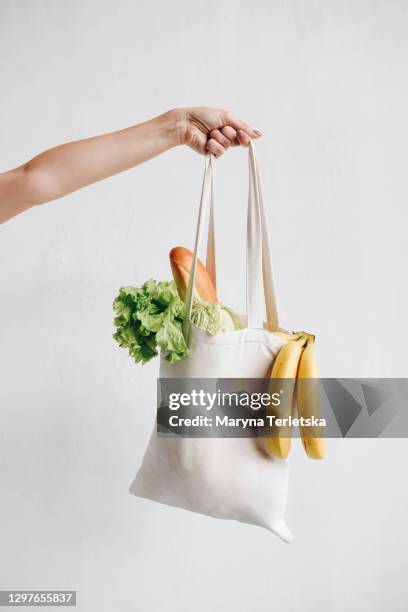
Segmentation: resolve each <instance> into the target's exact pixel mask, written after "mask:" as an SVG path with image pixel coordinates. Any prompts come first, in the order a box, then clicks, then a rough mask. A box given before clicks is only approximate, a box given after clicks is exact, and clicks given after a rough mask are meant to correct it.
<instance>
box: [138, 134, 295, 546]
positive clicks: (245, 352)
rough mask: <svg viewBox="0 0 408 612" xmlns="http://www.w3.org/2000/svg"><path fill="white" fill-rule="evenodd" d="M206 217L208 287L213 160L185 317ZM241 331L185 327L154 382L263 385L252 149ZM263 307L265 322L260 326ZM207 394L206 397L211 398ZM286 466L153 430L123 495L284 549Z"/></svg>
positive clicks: (274, 347) (262, 287)
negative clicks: (183, 349)
mask: <svg viewBox="0 0 408 612" xmlns="http://www.w3.org/2000/svg"><path fill="white" fill-rule="evenodd" d="M208 214H209V231H208V242H207V268H208V270H209V273H210V275H211V276H212V280H213V282H214V285H215V250H214V215H213V160H212V156H210V155H208V156H207V157H206V164H205V173H204V181H203V188H202V193H201V202H200V209H199V215H198V223H197V232H196V239H195V248H194V258H193V265H192V271H191V274H190V282H189V287H188V290H187V295H186V312H187V313H189V314H191V307H192V301H193V294H194V281H195V272H196V264H197V258H198V252H199V248H200V242H201V234H202V231H203V225H204V223H205V220H206V216H208ZM246 297H247V300H246V301H247V317H246V318H245V317H242V319H243V321H246V324H247V327H245V328H244V329H240V330H237V331H232V332H225V333H219V334H216V335H213V336H212V335H210V334H208V333H207V332H205V331H203V330H201V329H199V328H197V327H195V326H194V325H192V324H191V321H190V320H189V317H187V322H186V326H185V330H184V331H185V335H186V339H187V341H188V344H189V347H190V353H189V355H188V357H186V358H185V359H182V360H181V361H178V362H176V363H174V364H171V363H168V362H167V361H166V360H165V359H164V358H163V357H161V365H160V378H162V379H166V378H177V379H191V378H206V379H214V385H215V384H216V379H217V378H268V377H269V376H270V373H271V370H272V366H273V362H274V360H275V358H276V355H277V353H278V352H279V350H280V348H281V347H282V346H283V344H284V341H283V340H282V339H281V338H279V337H278V336H276V335H274V334H273V331H278V330H279V326H278V316H277V308H276V300H275V294H274V289H273V281H272V270H271V263H270V252H269V240H268V231H267V222H266V213H265V209H264V204H263V198H262V193H261V188H260V182H259V171H258V168H257V163H256V158H255V150H254V146H253V143H252V142H251V143H250V147H249V197H248V214H247V288H246ZM263 302H265V306H266V313H267V322H266V323H263ZM215 390H216V389H215V387H214V391H215ZM287 490H288V462H287V460H286V459H276V458H273V457H269V456H267V455H266V454H265V453H264V452H263V451H262V450H260V447H259V445H258V444H257V443H256V440H255V439H252V438H187V437H181V436H179V437H162V436H160V437H159V436H158V435H157V431H156V425H155V427H154V429H153V433H152V435H151V438H150V441H149V444H148V447H147V450H146V453H145V456H144V459H143V463H142V466H141V468H140V469H139V471H138V473H137V475H136V477H135V479H134V480H133V482H132V484H131V486H130V492H131V493H132V494H133V495H136V496H138V497H144V498H147V499H150V500H153V501H156V502H160V503H162V504H167V505H170V506H177V507H180V508H184V509H186V510H190V511H192V512H198V513H201V514H207V515H209V516H212V517H215V518H222V519H230V520H236V521H240V522H242V523H250V524H252V525H258V526H261V527H265V528H266V529H268V530H270V531H272V532H273V533H275V534H276V535H277V536H279V537H280V538H281V539H282V540H284V541H285V542H291V541H292V534H291V532H290V531H289V528H288V527H287V525H286V522H285V519H284V514H285V508H286V501H287Z"/></svg>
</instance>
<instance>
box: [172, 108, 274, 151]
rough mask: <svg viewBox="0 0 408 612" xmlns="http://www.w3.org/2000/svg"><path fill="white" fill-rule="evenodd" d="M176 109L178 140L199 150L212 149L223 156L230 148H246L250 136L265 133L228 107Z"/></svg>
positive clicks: (253, 136) (257, 136)
mask: <svg viewBox="0 0 408 612" xmlns="http://www.w3.org/2000/svg"><path fill="white" fill-rule="evenodd" d="M174 112H175V113H176V115H177V121H176V123H177V126H178V127H177V131H178V139H179V142H180V143H181V144H186V145H187V146H189V147H191V148H192V149H193V150H194V151H197V153H202V154H206V153H207V152H210V153H213V154H214V155H215V157H220V156H221V155H223V153H225V151H226V150H227V149H229V147H236V146H239V145H241V146H243V147H247V146H248V145H249V140H250V138H254V139H255V138H259V137H260V136H262V133H261V132H260V131H259V130H254V129H253V128H251V127H250V126H249V125H248V124H247V123H244V122H243V121H240V120H239V119H236V118H235V117H234V116H233V115H232V114H231V113H230V112H229V111H226V110H221V109H216V108H206V107H198V108H184V109H177V110H176V111H174Z"/></svg>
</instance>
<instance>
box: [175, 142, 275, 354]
mask: <svg viewBox="0 0 408 612" xmlns="http://www.w3.org/2000/svg"><path fill="white" fill-rule="evenodd" d="M248 157H249V194H248V212H247V256H246V304H247V318H248V327H249V328H258V327H263V320H264V317H263V312H264V308H263V303H265V307H266V318H267V322H268V325H269V328H270V329H271V330H272V331H273V330H275V329H278V327H279V325H278V313H277V304H276V297H275V291H274V284H273V277H272V266H271V261H270V247H269V235H268V228H267V217H266V211H265V206H264V202H263V196H262V191H261V185H260V176H259V169H258V165H257V161H256V156H255V147H254V144H253V142H252V141H250V144H249V152H248ZM208 211H209V212H208ZM208 214H209V225H208V241H207V258H206V263H207V268H208V269H209V274H210V277H211V280H212V281H213V283H214V285H215V281H216V272H215V238H214V158H213V156H212V155H211V154H208V155H207V156H206V159H205V168H204V178H203V183H202V189H201V198H200V206H199V211H198V220H197V229H196V236H195V243H194V254H193V262H192V267H191V270H190V278H189V283H188V288H187V293H186V299H185V306H186V314H187V316H186V319H185V321H184V335H185V338H186V342H187V344H188V343H189V339H190V331H191V322H190V316H191V309H192V304H193V298H194V287H195V277H196V271H197V260H198V253H199V250H200V244H201V237H202V230H203V225H204V223H205V220H206V218H207V216H208ZM261 279H262V280H261ZM262 294H263V298H262Z"/></svg>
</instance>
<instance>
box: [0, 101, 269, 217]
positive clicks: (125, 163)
mask: <svg viewBox="0 0 408 612" xmlns="http://www.w3.org/2000/svg"><path fill="white" fill-rule="evenodd" d="M259 136H261V133H260V132H259V131H258V130H254V129H253V128H251V127H250V126H249V125H248V124H246V123H244V122H243V121H240V120H238V119H236V118H235V117H234V116H233V115H232V114H231V113H229V112H228V111H225V110H219V109H211V108H205V107H203V108H189V109H175V110H171V111H169V112H167V113H164V114H163V115H160V116H159V117H155V118H154V119H151V120H150V121H146V122H145V123H141V124H139V125H135V126H133V127H129V128H127V129H124V130H119V131H118V132H112V133H111V134H104V135H102V136H95V137H93V138H87V139H85V140H78V141H76V142H69V143H67V144H63V145H60V146H57V147H54V148H53V149H49V150H48V151H45V152H44V153H41V154H40V155H37V156H36V157H34V158H33V159H32V160H30V161H29V162H27V163H25V164H23V165H22V166H19V167H18V168H15V169H14V170H9V171H8V172H3V173H0V223H3V222H4V221H7V220H8V219H11V218H12V217H14V216H15V215H18V214H19V213H21V212H23V211H24V210H27V209H29V208H31V207H32V206H35V205H37V204H44V203H45V202H49V201H51V200H56V199H57V198H61V197H63V196H64V195H66V194H68V193H71V192H73V191H76V190H77V189H81V188H82V187H85V186H86V185H90V184H92V183H96V182H97V181H100V180H102V179H105V178H107V177H109V176H113V175H114V174H118V173H119V172H123V171H125V170H129V169H130V168H132V167H134V166H137V165H138V164H141V163H143V162H145V161H147V160H149V159H152V158H153V157H155V156H156V155H159V154H160V153H163V152H164V151H167V150H168V149H171V148H172V147H175V146H177V145H182V144H183V145H187V146H189V147H191V148H192V149H194V150H195V151H197V152H198V153H202V154H204V153H206V152H207V151H209V152H211V153H213V154H214V155H215V156H216V157H220V156H221V155H222V154H223V153H224V152H225V151H226V150H227V149H228V148H229V147H230V146H238V145H241V146H248V144H249V139H250V138H259Z"/></svg>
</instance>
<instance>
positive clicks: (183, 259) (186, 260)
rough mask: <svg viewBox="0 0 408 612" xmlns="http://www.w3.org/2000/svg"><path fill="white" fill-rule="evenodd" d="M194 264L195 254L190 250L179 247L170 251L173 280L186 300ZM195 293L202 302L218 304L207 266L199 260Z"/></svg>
mask: <svg viewBox="0 0 408 612" xmlns="http://www.w3.org/2000/svg"><path fill="white" fill-rule="evenodd" d="M192 263H193V253H192V251H190V249H186V248H184V247H181V246H178V247H174V248H173V249H171V251H170V265H171V271H172V272H173V278H174V280H175V283H176V285H177V289H178V292H179V295H180V297H181V298H182V299H183V300H184V299H185V297H186V293H187V286H188V281H189V278H190V270H191V266H192ZM195 291H196V295H197V297H198V298H199V299H200V300H205V301H206V302H212V303H215V302H217V301H218V300H217V293H216V291H215V287H214V284H213V282H212V280H211V278H210V275H209V274H208V272H207V268H206V267H205V265H204V264H203V263H202V262H201V261H200V260H198V261H197V270H196V277H195Z"/></svg>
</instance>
